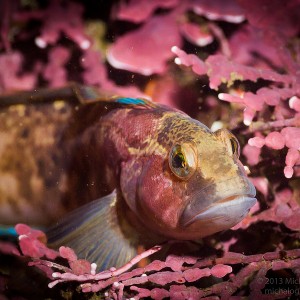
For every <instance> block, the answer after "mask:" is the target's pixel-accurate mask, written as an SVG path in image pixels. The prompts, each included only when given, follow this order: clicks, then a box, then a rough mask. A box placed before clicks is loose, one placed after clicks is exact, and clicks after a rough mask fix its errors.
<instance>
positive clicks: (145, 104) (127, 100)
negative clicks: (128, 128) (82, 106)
mask: <svg viewBox="0 0 300 300" xmlns="http://www.w3.org/2000/svg"><path fill="white" fill-rule="evenodd" d="M95 102H98V103H103V104H105V105H108V106H112V107H114V106H116V107H124V108H127V107H130V108H137V109H151V108H152V109H153V108H157V107H158V105H157V104H156V103H154V102H152V101H150V100H147V99H144V98H131V97H120V96H113V97H110V98H109V97H101V98H99V99H97V100H95V101H94V103H95ZM90 103H91V102H90Z"/></svg>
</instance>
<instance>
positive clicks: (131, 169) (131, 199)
mask: <svg viewBox="0 0 300 300" xmlns="http://www.w3.org/2000/svg"><path fill="white" fill-rule="evenodd" d="M142 169H143V161H140V160H137V159H131V160H129V161H126V162H123V163H122V164H121V177H120V187H121V191H122V195H123V198H124V200H125V201H126V203H127V205H128V206H129V208H130V209H131V210H132V211H133V212H134V213H135V214H136V215H138V211H137V210H138V208H137V187H138V181H139V178H140V176H141V173H142Z"/></svg>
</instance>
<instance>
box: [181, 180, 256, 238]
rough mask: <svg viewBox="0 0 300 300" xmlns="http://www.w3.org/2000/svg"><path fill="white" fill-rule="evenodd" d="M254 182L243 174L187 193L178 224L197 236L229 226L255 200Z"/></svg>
mask: <svg viewBox="0 0 300 300" xmlns="http://www.w3.org/2000/svg"><path fill="white" fill-rule="evenodd" d="M255 195H256V190H255V187H254V185H253V184H252V183H251V182H250V181H249V179H248V178H247V177H245V176H236V177H234V178H230V179H226V180H223V181H221V182H217V183H213V184H210V185H208V186H207V187H205V188H202V189H201V190H200V191H197V192H195V193H194V194H193V195H191V196H190V199H191V200H190V201H189V203H188V204H187V205H186V207H185V209H184V211H183V213H182V215H181V218H180V224H181V226H183V227H185V228H189V230H190V231H191V232H193V234H194V235H198V237H203V236H207V235H210V234H213V233H215V232H218V231H221V230H226V229H229V228H230V227H232V226H234V225H236V224H237V223H239V222H240V221H241V220H242V219H243V218H244V217H245V216H246V215H247V214H248V212H249V210H250V208H251V207H252V206H253V205H254V204H255V203H256V198H255Z"/></svg>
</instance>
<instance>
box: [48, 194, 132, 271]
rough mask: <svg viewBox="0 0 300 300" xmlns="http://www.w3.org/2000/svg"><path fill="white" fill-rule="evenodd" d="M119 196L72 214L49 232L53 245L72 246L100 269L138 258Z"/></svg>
mask: <svg viewBox="0 0 300 300" xmlns="http://www.w3.org/2000/svg"><path fill="white" fill-rule="evenodd" d="M118 204H119V203H118V202H117V193H116V192H115V191H114V192H112V193H111V194H110V195H108V196H105V197H103V198H100V199H98V200H95V201H93V202H90V203H88V204H86V205H84V206H82V207H80V208H78V209H76V210H75V211H73V212H71V213H70V214H69V215H68V216H67V217H66V218H64V219H63V220H62V221H61V222H59V223H57V224H56V225H55V226H54V227H52V228H50V230H49V231H48V232H47V237H48V241H49V245H50V246H53V247H55V248H58V247H59V246H68V247H71V248H72V249H73V250H74V251H75V252H76V254H77V256H78V257H79V258H82V259H87V260H88V261H89V262H91V263H96V264H97V266H98V268H97V269H98V270H105V269H108V268H110V267H120V266H122V265H123V264H125V263H126V262H128V261H129V260H130V259H131V258H133V257H134V256H135V255H136V247H137V245H136V241H135V236H134V232H132V235H129V234H128V228H127V229H126V228H124V227H126V221H125V220H124V217H122V216H120V213H119V210H120V209H119V208H118Z"/></svg>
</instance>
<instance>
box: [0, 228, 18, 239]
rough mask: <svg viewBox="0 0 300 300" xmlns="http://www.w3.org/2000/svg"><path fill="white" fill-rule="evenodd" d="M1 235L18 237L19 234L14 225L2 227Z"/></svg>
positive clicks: (0, 229)
mask: <svg viewBox="0 0 300 300" xmlns="http://www.w3.org/2000/svg"><path fill="white" fill-rule="evenodd" d="M1 236H13V237H17V236H18V234H17V232H16V230H15V228H14V227H0V237H1Z"/></svg>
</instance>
